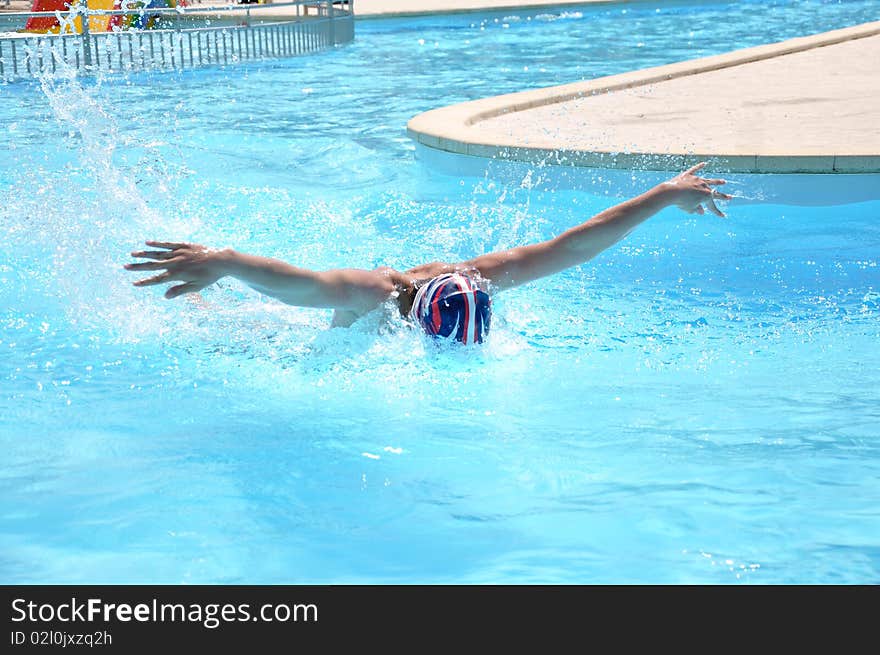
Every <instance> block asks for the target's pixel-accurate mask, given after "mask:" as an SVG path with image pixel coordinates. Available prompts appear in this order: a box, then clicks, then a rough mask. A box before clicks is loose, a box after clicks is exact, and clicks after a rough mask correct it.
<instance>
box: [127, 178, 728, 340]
mask: <svg viewBox="0 0 880 655" xmlns="http://www.w3.org/2000/svg"><path fill="white" fill-rule="evenodd" d="M705 165H706V163H705V162H702V163H700V164H697V165H696V166H693V167H691V168H689V169H688V170H686V171H684V172H683V173H680V174H679V175H677V176H675V177H674V178H672V179H671V180H668V181H666V182H663V183H661V184H658V185H657V186H655V187H653V188H652V189H650V190H648V191H646V192H645V193H643V194H641V195H640V196H637V197H635V198H632V199H630V200H627V201H626V202H622V203H620V204H619V205H615V206H614V207H611V208H610V209H606V210H605V211H603V212H600V213H599V214H597V215H596V216H594V217H592V218H591V219H589V220H588V221H586V222H585V223H582V224H581V225H578V226H576V227H573V228H571V229H569V230H566V231H565V232H563V233H562V234H560V235H559V236H557V237H555V238H553V239H550V240H548V241H543V242H541V243H535V244H531V245H527V246H520V247H517V248H511V249H509V250H504V251H499V252H493V253H489V254H486V255H481V256H479V257H475V258H473V259H469V260H467V261H463V262H458V263H443V262H431V263H429V264H423V265H421V266H417V267H415V268H411V269H409V270H406V271H403V272H400V271H396V270H394V269H391V268H388V267H384V266H383V267H380V268H377V269H375V270H372V271H369V270H364V269H355V268H342V269H332V270H329V271H312V270H308V269H304V268H298V267H296V266H293V265H291V264H288V263H286V262H283V261H280V260H277V259H269V258H265V257H257V256H254V255H247V254H245V253H240V252H236V251H234V250H232V249H223V250H218V249H212V248H207V247H205V246H201V245H197V244H192V243H172V242H165V241H147V242H146V244H147V245H148V246H150V247H152V248H157V249H158V250H141V251H137V252H133V253H131V255H132V257H137V258H141V259H148V260H152V261H147V262H138V263H131V264H126V265H125V268H126V269H127V270H129V271H161V272H160V273H159V274H158V275H154V276H153V277H149V278H146V279H143V280H138V281H137V282H135V283H134V285H135V286H137V287H146V286H152V285H155V284H164V283H167V282H178V283H179V284H176V285H175V286H172V287H169V288H168V290H167V291H166V292H165V297H166V298H176V297H178V296H180V295H183V294H185V293H197V292H199V291H201V290H202V289H204V288H205V287H207V286H210V285H211V284H213V283H215V282H217V281H218V280H220V279H221V278H224V277H233V278H236V279H238V280H241V281H242V282H244V283H245V284H247V285H248V286H250V287H251V288H253V289H255V290H257V291H258V292H260V293H263V294H265V295H267V296H271V297H273V298H276V299H278V300H280V301H281V302H284V303H287V304H289V305H297V306H300V307H323V308H332V309H334V310H335V311H334V314H333V322H332V325H333V326H349V325H351V324H352V323H354V321H356V320H357V319H358V318H359V317H360V316H362V315H364V314H366V313H368V312H370V311H372V310H373V309H375V308H376V307H378V306H380V305H382V304H383V303H385V302H386V301H388V300H391V299H394V300H395V301H396V304H397V306H398V308H399V310H400V313H401V315H402V316H403V317H405V318H408V319H410V320H412V321H413V323H415V324H417V325H420V326H421V327H422V329H423V330H424V331H425V332H426V333H428V334H429V335H432V336H435V337H438V338H446V339H452V340H455V341H458V342H461V343H464V344H471V343H480V342H482V341H483V339H484V338H485V337H486V334H487V333H488V332H489V326H490V323H491V319H492V303H491V298H490V292H491V293H495V292H497V291H501V290H504V289H509V288H511V287H515V286H518V285H520V284H525V283H527V282H531V281H533V280H537V279H538V278H542V277H545V276H548V275H553V274H554V273H558V272H559V271H563V270H565V269H567V268H571V267H573V266H577V265H579V264H583V263H584V262H587V261H589V260H590V259H592V258H593V257H595V256H596V255H598V254H599V253H601V252H602V251H603V250H605V249H607V248H609V247H611V246H612V245H614V244H615V243H617V242H618V241H620V240H621V239H623V238H624V237H626V236H627V235H628V234H629V233H630V232H632V231H633V230H634V229H635V228H636V227H637V226H638V225H640V224H641V223H643V222H644V221H646V220H647V219H648V218H650V217H651V216H653V215H654V214H656V213H657V212H659V211H660V210H662V209H664V208H666V207H671V206H677V207H679V208H681V209H683V210H684V211H686V212H688V213H691V214H704V213H705V211H706V210H705V208H704V207H703V203H705V205H706V207H708V208H709V210H710V211H712V212H713V213H714V214H716V215H718V216H722V217H723V216H724V213H723V212H722V211H721V210H719V209H718V207H717V205H716V204H715V200H716V199H720V200H730V199H731V198H732V196H729V195H727V194H726V193H722V192H720V191H718V190H717V189H715V188H713V187H715V186H718V185H721V184H724V183H725V181H724V180H720V179H705V178H702V177H699V176H698V175H697V174H696V173H697V172H698V171H700V170H701V169H702V168H703V167H704V166H705Z"/></svg>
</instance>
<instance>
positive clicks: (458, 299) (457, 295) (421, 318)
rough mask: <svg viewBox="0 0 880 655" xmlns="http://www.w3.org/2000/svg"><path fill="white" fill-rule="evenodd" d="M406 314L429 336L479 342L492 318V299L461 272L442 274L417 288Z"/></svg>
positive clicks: (468, 342)
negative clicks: (411, 304) (408, 312)
mask: <svg viewBox="0 0 880 655" xmlns="http://www.w3.org/2000/svg"><path fill="white" fill-rule="evenodd" d="M409 315H410V317H411V318H412V319H413V320H415V321H416V322H418V324H419V325H421V326H422V328H423V329H424V330H425V332H427V333H428V334H430V335H431V336H434V337H443V338H446V339H454V340H455V341H458V342H460V343H464V344H471V343H482V341H483V337H485V336H486V334H487V333H488V332H489V324H490V322H491V320H492V301H491V300H490V299H489V294H488V293H486V292H485V291H482V290H481V289H479V288H478V287H477V285H476V283H475V282H474V281H473V279H472V278H470V277H469V276H467V275H465V274H464V273H444V274H443V275H438V276H437V277H435V278H432V279H430V280H428V281H427V282H425V284H423V285H422V286H421V287H419V289H418V291H417V292H416V297H415V300H414V301H413V306H412V309H411V310H410V314H409Z"/></svg>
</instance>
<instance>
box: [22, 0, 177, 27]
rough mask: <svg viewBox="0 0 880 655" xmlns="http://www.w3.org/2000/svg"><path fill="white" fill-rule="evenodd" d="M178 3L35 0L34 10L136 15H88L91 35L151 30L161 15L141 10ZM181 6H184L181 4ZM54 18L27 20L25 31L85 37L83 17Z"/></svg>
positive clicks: (168, 0)
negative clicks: (121, 11)
mask: <svg viewBox="0 0 880 655" xmlns="http://www.w3.org/2000/svg"><path fill="white" fill-rule="evenodd" d="M177 4H178V2H177V0H34V4H33V6H32V7H31V11H54V12H65V13H66V12H76V10H77V9H78V8H81V9H83V10H85V9H86V8H88V9H90V10H96V9H97V10H105V11H113V10H126V11H134V12H136V13H132V14H128V15H125V16H123V15H107V14H98V15H90V16H89V32H117V31H120V30H128V29H139V30H144V29H150V28H151V27H154V26H155V24H156V22H157V20H158V16H157V15H156V14H149V13H147V12H146V11H138V10H139V9H144V10H146V9H150V8H167V7H171V8H173V7H175V6H177ZM180 4H181V5H183V4H184V3H183V2H181V3H180ZM60 16H62V14H61V13H56V14H55V16H39V17H37V16H32V17H30V18H28V20H27V23H26V24H25V27H24V30H23V31H24V32H32V33H35V34H82V17H81V15H80V14H79V13H74V14H73V16H74V18H73V20H69V19H65V18H63V17H61V18H60V19H59V17H60Z"/></svg>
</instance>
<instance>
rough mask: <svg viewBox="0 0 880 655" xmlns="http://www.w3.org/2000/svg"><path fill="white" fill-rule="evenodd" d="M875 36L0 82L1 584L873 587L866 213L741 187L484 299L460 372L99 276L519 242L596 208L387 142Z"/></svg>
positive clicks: (812, 9)
mask: <svg viewBox="0 0 880 655" xmlns="http://www.w3.org/2000/svg"><path fill="white" fill-rule="evenodd" d="M877 19H880V9H878V7H877V3H875V2H845V3H822V2H775V3H765V2H760V3H759V2H738V3H729V4H725V3H713V4H709V5H701V4H693V3H689V4H688V3H682V4H680V5H677V4H673V3H663V4H662V5H651V4H636V5H627V6H626V7H625V8H622V7H619V6H618V7H601V8H592V9H590V8H584V9H581V10H577V9H571V8H568V9H566V10H565V11H561V10H556V11H553V10H542V11H540V12H538V11H533V12H524V11H523V12H518V13H516V14H515V15H514V14H508V13H502V14H471V15H463V16H444V17H432V18H422V19H406V20H369V21H360V22H359V23H358V25H357V39H356V42H355V43H353V44H351V45H349V46H345V47H342V48H338V49H336V50H334V51H333V52H327V53H321V54H315V55H310V56H306V57H301V58H297V59H292V60H289V61H283V62H271V63H266V64H260V65H248V66H243V67H235V68H227V69H212V70H202V71H197V72H190V73H185V74H170V75H158V74H156V75H138V76H131V77H114V78H108V79H103V80H100V81H94V80H85V81H84V80H77V79H73V80H70V79H57V80H43V81H41V82H35V83H29V84H24V83H19V84H12V85H5V86H0V135H2V139H3V144H2V145H3V152H4V153H5V154H4V156H3V157H2V159H0V219H2V222H3V225H4V231H3V241H2V247H0V326H2V329H0V384H2V386H0V452H2V453H3V459H2V464H0V582H3V583H32V582H54V583H68V582H113V583H123V582H125V583H133V582H147V583H153V582H167V583H183V582H192V583H197V582H210V583H213V582H228V583H276V582H277V583H283V582H293V583H306V582H320V583H338V582H383V583H384V582H405V583H410V582H441V583H446V582H467V583H471V582H500V583H508V582H525V583H531V582H554V583H555V582H559V583H568V582H579V583H594V582H624V583H629V582H648V583H691V582H696V583H782V582H816V583H831V582H838V583H876V582H880V511H878V508H880V487H878V485H877V480H878V476H880V441H878V439H880V403H878V400H880V399H878V392H877V389H878V388H880V351H878V348H877V343H878V336H880V288H878V287H880V284H878V282H880V269H878V254H877V253H878V246H880V227H878V223H877V215H878V213H880V202H876V201H874V202H857V203H849V202H847V200H848V198H847V193H846V186H845V185H842V191H841V192H840V193H839V194H838V195H837V196H836V197H834V198H829V199H828V202H827V203H824V204H820V205H818V206H798V205H795V204H770V203H766V202H755V201H756V200H760V198H757V197H755V194H754V188H755V187H756V186H767V185H768V184H770V183H769V182H768V181H767V178H762V179H760V180H758V179H757V178H748V177H741V178H737V179H735V180H734V181H735V182H736V184H735V185H733V188H734V189H735V190H736V192H737V193H738V194H739V195H741V196H743V197H746V198H749V199H750V200H751V202H748V203H746V202H733V203H731V204H730V206H729V207H728V211H729V215H730V216H729V218H728V219H726V220H720V219H716V218H713V217H709V216H707V217H699V218H697V217H693V216H690V215H685V214H681V213H679V212H677V211H673V210H668V211H666V212H664V213H662V214H660V215H658V216H657V217H655V218H654V219H652V220H651V221H650V222H648V223H646V224H645V225H644V226H642V227H641V228H639V230H638V231H637V232H635V233H634V234H633V235H631V236H630V237H629V238H628V239H627V240H626V241H625V242H624V243H622V244H621V245H620V246H619V247H617V248H615V249H613V250H612V251H610V252H608V253H606V254H604V255H603V256H602V257H601V258H599V259H597V260H596V261H595V262H593V263H591V264H589V265H587V266H583V267H580V268H577V269H573V270H570V271H568V272H566V273H564V274H560V275H558V276H555V277H553V278H549V279H546V280H543V281H541V282H538V283H535V284H532V285H529V286H527V287H523V288H521V289H517V290H514V291H511V292H508V293H506V294H503V295H499V296H498V297H497V298H496V300H495V316H496V320H495V323H494V324H493V333H492V338H491V340H490V342H489V343H488V344H486V346H485V347H483V348H481V349H479V351H478V352H476V353H474V352H471V353H469V354H464V353H461V352H455V351H453V352H446V351H440V352H437V351H435V350H434V349H433V348H430V347H426V344H425V342H424V341H423V340H422V339H421V338H420V337H419V336H418V335H417V334H416V333H414V332H413V331H411V330H409V329H407V328H406V327H405V326H403V325H401V324H400V323H399V322H396V321H393V320H392V321H391V322H388V321H385V320H383V318H382V317H381V316H380V315H379V313H378V312H377V314H376V315H373V316H368V317H367V318H365V319H364V320H362V321H361V322H360V323H359V324H358V325H356V326H355V327H353V328H350V329H337V330H328V329H327V326H328V323H329V314H328V313H327V312H323V311H319V310H309V309H299V308H292V307H286V306H283V305H280V304H278V303H275V302H271V301H266V300H264V299H262V298H261V297H259V296H258V295H257V294H255V293H253V292H251V291H249V290H247V289H246V288H245V287H243V286H241V285H238V284H237V283H232V282H222V283H221V285H220V287H221V288H219V289H214V290H211V291H210V292H208V293H206V294H205V295H204V300H203V301H201V302H197V301H194V300H191V299H189V300H187V299H181V300H177V301H174V302H168V301H165V300H163V299H162V298H161V293H160V292H159V291H158V290H155V289H152V290H143V289H141V290H136V289H134V288H132V287H131V286H130V285H129V283H130V281H131V280H132V279H133V277H132V276H131V275H130V274H128V273H125V272H124V271H122V269H121V267H122V264H123V263H125V262H126V261H127V253H128V252H129V251H130V250H132V249H134V248H136V247H138V246H139V244H140V243H141V242H142V241H143V240H144V239H146V238H169V239H190V240H194V241H199V242H203V243H209V244H212V245H229V246H233V247H235V248H238V249H241V250H245V251H249V252H254V253H258V254H264V255H271V256H276V257H280V258H283V259H286V260H288V261H291V262H293V263H296V264H298V265H301V266H308V267H316V268H328V267H334V266H360V267H373V266H376V265H380V264H387V265H391V266H395V267H400V268H404V267H408V266H412V265H415V264H418V263H422V262H424V261H429V260H433V259H448V260H457V259H463V258H467V257H471V256H473V255H475V254H477V253H480V252H483V251H486V250H491V249H496V248H502V247H507V246H511V245H515V244H520V243H525V242H528V241H531V240H535V239H540V238H548V237H550V236H552V235H554V234H557V233H559V232H560V231H561V230H563V229H565V228H566V227H568V226H570V225H573V224H575V223H578V222H580V221H583V220H585V219H586V218H587V217H589V216H590V215H592V214H594V213H595V212H597V211H599V210H601V209H602V208H604V207H606V206H608V204H609V202H613V200H612V199H609V198H608V197H607V196H606V195H605V193H604V192H603V193H598V192H596V193H593V192H589V191H585V190H582V189H578V188H571V185H567V186H565V187H563V186H559V187H556V188H555V187H554V185H553V184H552V183H549V184H540V185H538V184H535V179H536V176H537V175H538V173H537V172H534V175H530V174H529V172H528V171H526V172H525V173H524V174H523V175H522V178H521V179H518V180H516V179H514V180H511V178H510V176H509V175H507V176H498V177H496V176H494V174H493V173H492V172H491V171H490V172H489V173H483V174H481V173H480V172H479V171H476V170H475V169H474V168H473V165H472V163H471V164H469V166H468V169H467V174H466V175H465V174H462V175H446V174H440V173H438V172H436V171H435V170H433V169H431V168H430V167H427V166H424V164H423V162H421V161H419V159H418V158H417V157H416V156H415V154H414V153H415V149H414V145H413V144H412V143H411V142H410V141H409V140H408V139H407V138H406V136H405V131H404V125H405V123H406V121H407V120H408V119H409V118H410V117H411V116H413V115H414V114H416V113H418V112H420V111H424V110H427V109H431V108H433V107H437V106H440V105H444V104H449V103H452V102H457V101H462V100H468V99H474V98H478V97H483V96H487V95H493V94H497V93H505V92H510V91H515V90H520V89H522V88H528V87H534V86H544V85H551V84H559V83H564V82H571V81H575V80H577V79H582V78H589V77H595V76H598V75H605V74H611V73H617V72H622V71H625V70H630V69H633V68H638V67H644V66H650V65H657V64H660V63H665V62H670V61H676V60H680V59H685V58H691V57H696V56H703V55H708V54H714V53H717V52H723V51H726V50H730V49H733V48H737V47H745V46H748V45H754V44H758V43H763V42H767V41H772V40H781V39H784V38H788V37H792V36H797V35H801V34H804V33H812V32H818V31H822V30H825V29H832V28H836V27H842V26H845V25H848V24H855V23H859V22H865V21H868V20H877ZM463 170H465V169H463ZM631 177H633V178H634V180H630V183H632V184H635V185H636V186H639V185H640V184H641V185H642V186H647V185H649V184H651V183H653V181H654V180H655V177H654V176H653V175H649V174H645V173H640V172H637V171H636V172H633V173H632V176H631ZM599 186H601V185H599ZM591 188H593V187H591Z"/></svg>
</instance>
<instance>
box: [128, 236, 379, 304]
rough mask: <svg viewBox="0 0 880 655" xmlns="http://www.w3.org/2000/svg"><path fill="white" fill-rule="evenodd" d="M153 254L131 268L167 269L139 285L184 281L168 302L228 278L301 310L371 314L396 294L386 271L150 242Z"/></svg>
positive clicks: (149, 252) (148, 253) (143, 254)
mask: <svg viewBox="0 0 880 655" xmlns="http://www.w3.org/2000/svg"><path fill="white" fill-rule="evenodd" d="M146 243H147V245H148V246H150V247H152V248H154V250H140V251H137V252H133V253H131V255H132V257H140V258H143V259H150V260H153V261H148V262H138V263H134V264H126V265H125V268H126V269H127V270H129V271H162V272H161V273H159V274H158V275H154V276H153V277H150V278H146V279H144V280H138V281H137V282H135V283H134V285H135V286H137V287H143V286H151V285H154V284H164V283H168V282H179V283H180V284H177V285H175V286H172V287H169V288H168V290H167V291H166V292H165V297H166V298H176V297H177V296H180V295H182V294H184V293H195V292H197V291H201V290H202V289H204V288H205V287H207V286H209V285H211V284H213V283H214V282H216V281H217V280H219V279H221V278H224V277H234V278H236V279H239V280H241V281H242V282H244V283H246V284H247V285H248V286H250V287H252V288H254V289H256V290H257V291H259V292H260V293H264V294H266V295H268V296H272V297H273V298H277V299H278V300H280V301H282V302H285V303H287V304H289V305H298V306H300V307H327V308H334V309H349V310H355V311H366V310H369V309H372V308H373V307H375V306H376V305H377V304H379V303H381V302H383V301H384V300H386V299H387V298H388V297H389V296H390V295H391V293H392V292H393V291H394V289H395V286H394V283H393V281H392V279H391V277H390V276H389V275H388V274H387V272H386V271H384V270H383V269H378V270H375V271H367V270H362V269H354V268H345V269H334V270H329V271H311V270H308V269H305V268H298V267H296V266H292V265H291V264H288V263H286V262H283V261H281V260H278V259H270V258H267V257H256V256H254V255H247V254H244V253H240V252H236V251H235V250H232V249H223V250H218V249H212V248H206V247H205V246H200V245H197V244H194V243H170V242H165V241H147V242H146Z"/></svg>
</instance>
